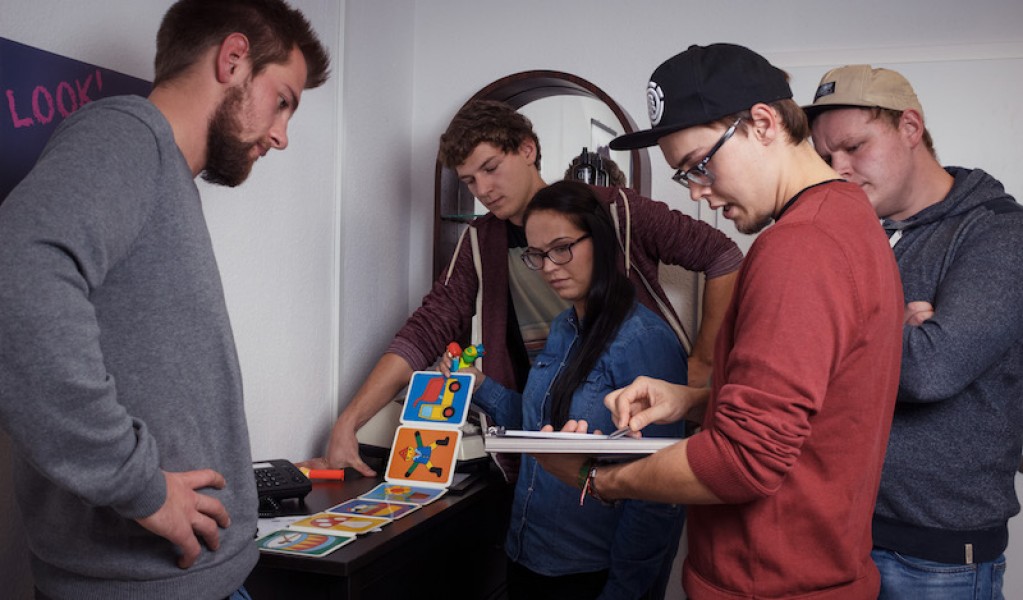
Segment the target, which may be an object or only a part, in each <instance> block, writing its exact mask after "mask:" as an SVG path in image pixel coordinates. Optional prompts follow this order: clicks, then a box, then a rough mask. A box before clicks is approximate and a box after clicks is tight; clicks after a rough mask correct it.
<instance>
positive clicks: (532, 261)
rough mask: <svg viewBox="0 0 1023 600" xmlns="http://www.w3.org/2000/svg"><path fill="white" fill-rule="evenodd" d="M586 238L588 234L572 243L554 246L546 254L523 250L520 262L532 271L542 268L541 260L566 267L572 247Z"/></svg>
mask: <svg viewBox="0 0 1023 600" xmlns="http://www.w3.org/2000/svg"><path fill="white" fill-rule="evenodd" d="M588 237H590V234H588V233H587V234H585V235H583V236H582V237H580V238H578V239H576V240H575V241H574V242H572V243H569V244H563V245H561V246H555V247H553V248H551V249H550V250H548V251H547V252H540V251H539V250H524V251H523V252H522V262H524V263H526V266H527V267H529V268H530V269H532V270H534V271H539V270H540V269H542V268H543V259H545V258H546V259H548V260H550V261H551V262H552V263H554V264H556V265H567V264H568V263H569V262H571V261H572V246H575V245H576V244H578V243H579V242H581V241H583V240H585V239H586V238H588Z"/></svg>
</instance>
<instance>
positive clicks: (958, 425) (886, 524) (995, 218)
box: [874, 167, 1023, 563]
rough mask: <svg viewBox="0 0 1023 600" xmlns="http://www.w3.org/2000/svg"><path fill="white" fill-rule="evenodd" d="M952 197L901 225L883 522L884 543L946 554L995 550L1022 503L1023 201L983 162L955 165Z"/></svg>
mask: <svg viewBox="0 0 1023 600" xmlns="http://www.w3.org/2000/svg"><path fill="white" fill-rule="evenodd" d="M947 170H948V172H949V173H950V174H952V175H953V176H954V177H955V183H954V185H953V187H952V190H951V191H950V192H949V194H948V196H947V197H946V198H945V199H944V200H943V201H941V202H940V203H938V204H935V205H933V206H930V207H928V208H926V209H924V210H922V211H920V212H919V213H917V214H916V215H914V216H913V217H911V218H910V219H908V220H906V221H903V222H898V223H895V222H885V223H884V226H885V228H886V229H887V230H888V231H889V233H892V232H894V231H896V230H901V232H902V234H901V235H902V238H901V239H900V240H899V241H898V242H897V243H896V245H895V248H894V249H895V257H896V259H897V260H898V263H899V271H900V273H901V275H902V282H903V290H904V292H905V297H906V302H912V301H916V300H923V301H927V302H930V303H931V304H932V305H933V306H934V309H935V315H934V318H933V319H930V320H929V321H927V322H925V323H924V324H923V325H922V326H920V327H912V326H906V327H905V330H904V332H903V356H902V374H901V380H900V386H899V398H898V400H899V401H898V404H897V405H896V409H895V417H894V421H893V423H892V431H891V436H890V438H889V442H888V452H887V454H886V456H885V463H884V471H883V475H882V480H881V490H880V493H879V495H878V500H877V507H876V510H875V519H874V543H875V545H877V546H881V547H884V548H888V549H891V550H895V551H898V552H902V553H905V554H909V555H912V556H917V557H921V558H926V559H929V560H937V561H940V562H959V563H962V562H965V561H966V555H967V550H966V545H967V544H971V545H972V550H971V551H972V554H973V560H974V561H975V562H981V561H986V560H992V559H994V558H997V556H998V555H999V554H1001V553H1002V551H1004V549H1005V546H1006V544H1007V539H1008V533H1007V521H1008V520H1009V518H1010V517H1012V516H1013V515H1015V514H1016V513H1017V512H1019V502H1018V501H1017V499H1016V492H1015V488H1014V480H1015V474H1016V468H1017V466H1018V465H1019V458H1020V448H1021V440H1023V308H1021V307H1023V207H1020V205H1019V204H1017V203H1016V202H1015V200H1013V198H1012V196H1009V195H1008V194H1006V193H1005V190H1004V189H1003V188H1002V184H1000V183H999V182H998V181H997V180H995V179H994V178H992V177H991V176H990V175H988V174H987V173H985V172H983V171H981V170H979V169H978V170H972V171H971V170H967V169H961V168H957V167H949V168H948V169H947Z"/></svg>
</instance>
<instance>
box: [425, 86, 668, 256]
mask: <svg viewBox="0 0 1023 600" xmlns="http://www.w3.org/2000/svg"><path fill="white" fill-rule="evenodd" d="M483 99H487V100H499V101H502V102H506V103H507V104H509V105H510V106H512V107H513V108H515V109H518V110H519V111H520V112H522V113H523V114H525V115H526V116H527V117H529V118H530V120H531V121H533V128H534V131H536V134H537V137H538V138H539V139H540V145H541V148H542V159H541V176H543V178H544V181H547V182H548V183H550V182H553V181H558V180H560V179H562V178H563V175H564V172H565V170H566V168H567V167H568V165H569V163H570V160H571V158H572V157H574V156H576V155H578V154H579V153H580V152H581V150H582V148H584V147H586V148H588V150H590V151H595V150H596V147H597V146H599V145H601V144H602V143H603V144H606V141H605V140H607V141H609V140H610V139H611V138H613V137H616V136H618V135H622V134H625V133H632V132H633V131H636V124H635V123H634V122H633V121H632V119H631V118H630V117H629V115H628V114H627V113H626V112H625V111H624V110H623V109H622V108H621V106H619V105H618V103H617V102H615V101H614V100H613V99H612V98H611V97H610V96H608V95H607V94H606V93H605V92H604V91H603V90H601V89H600V88H599V87H597V86H596V85H594V84H592V83H590V82H589V81H587V80H585V79H583V78H581V77H578V76H576V75H572V74H571V73H564V72H561V71H546V70H538V71H524V72H521V73H515V74H513V75H508V76H507V77H502V78H501V79H498V80H497V81H495V82H493V83H491V84H490V85H487V86H486V87H484V88H483V89H481V90H479V91H478V92H476V93H475V94H474V95H473V96H472V98H470V99H469V102H471V101H474V100H483ZM613 158H614V159H615V161H616V162H617V163H618V164H619V166H620V167H621V169H622V171H623V172H624V173H625V175H626V177H627V180H628V186H629V187H631V188H633V189H635V190H636V191H637V192H639V193H640V194H642V195H645V196H649V195H650V158H649V154H648V152H647V151H646V149H638V150H630V151H627V152H621V153H614V156H613ZM434 181H435V189H434V198H435V200H434V255H433V267H434V273H435V274H437V273H440V272H441V270H443V269H444V268H446V267H447V264H448V261H449V260H450V258H451V253H452V252H453V251H454V248H455V245H456V244H457V243H458V236H459V235H460V233H461V229H462V227H464V226H465V223H468V222H469V221H470V220H472V219H473V218H474V217H476V216H478V215H479V213H480V212H482V210H481V208H480V206H479V205H478V202H477V201H476V199H475V198H474V197H473V196H472V194H470V193H469V190H468V188H467V187H466V186H465V185H464V184H463V183H461V182H460V181H459V180H458V176H457V175H456V174H455V172H454V170H453V169H447V168H445V167H444V166H443V165H441V164H440V162H439V161H438V162H437V166H436V174H435V178H434Z"/></svg>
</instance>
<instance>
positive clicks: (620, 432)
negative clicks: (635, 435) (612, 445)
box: [607, 425, 631, 440]
mask: <svg viewBox="0 0 1023 600" xmlns="http://www.w3.org/2000/svg"><path fill="white" fill-rule="evenodd" d="M629 431H631V430H630V429H629V426H628V425H626V426H625V427H619V428H618V429H615V430H614V432H613V433H611V434H610V435H608V436H607V439H609V440H617V439H618V438H620V437H624V436H625V434H627V433H629Z"/></svg>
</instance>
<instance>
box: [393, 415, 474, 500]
mask: <svg viewBox="0 0 1023 600" xmlns="http://www.w3.org/2000/svg"><path fill="white" fill-rule="evenodd" d="M461 441H462V432H461V431H460V430H458V429H454V428H450V429H448V428H445V429H428V428H426V427H415V426H405V425H403V426H401V427H398V429H397V430H396V431H395V432H394V443H393V444H391V456H390V459H389V460H388V461H387V471H386V472H385V473H384V479H386V480H387V481H388V482H391V483H395V482H399V481H400V482H406V483H410V484H416V485H421V486H426V487H445V488H446V487H448V486H449V485H451V480H452V478H454V476H455V460H456V458H457V456H458V445H459V443H461Z"/></svg>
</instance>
